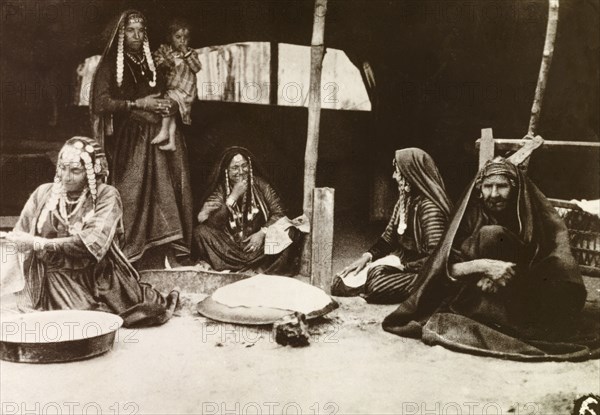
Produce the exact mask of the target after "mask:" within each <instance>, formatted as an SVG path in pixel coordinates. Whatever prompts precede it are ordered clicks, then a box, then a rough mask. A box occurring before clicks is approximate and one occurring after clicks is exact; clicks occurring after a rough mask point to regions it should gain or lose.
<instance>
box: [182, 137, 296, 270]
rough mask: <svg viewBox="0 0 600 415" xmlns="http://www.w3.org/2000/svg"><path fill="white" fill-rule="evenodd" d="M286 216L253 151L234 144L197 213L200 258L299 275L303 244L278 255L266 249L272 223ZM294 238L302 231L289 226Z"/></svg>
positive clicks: (228, 266)
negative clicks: (301, 246) (268, 231)
mask: <svg viewBox="0 0 600 415" xmlns="http://www.w3.org/2000/svg"><path fill="white" fill-rule="evenodd" d="M285 216H286V213H285V209H284V208H283V205H282V203H281V200H280V199H279V196H278V195H277V193H276V192H275V190H273V188H272V187H271V186H270V185H269V184H268V183H267V182H266V181H265V180H264V175H263V174H262V173H261V169H260V167H259V166H258V165H257V163H256V161H255V158H254V156H253V155H252V154H251V153H250V151H248V150H247V149H245V148H243V147H229V148H227V149H225V151H224V152H223V154H222V156H221V159H220V161H219V163H218V164H217V166H216V167H215V169H214V171H213V173H212V176H211V180H210V184H209V187H208V189H207V193H206V195H205V197H204V202H203V205H202V209H201V210H200V213H199V214H198V222H200V224H199V225H198V226H196V228H195V229H194V240H195V243H196V247H197V248H198V252H199V254H200V258H201V259H202V260H205V261H207V262H208V263H209V265H210V266H211V267H212V268H214V269H216V270H217V271H222V270H229V271H238V272H262V273H267V274H277V275H294V274H295V273H297V271H298V268H299V264H300V261H299V259H300V252H299V245H300V244H299V243H297V242H294V243H292V244H291V246H287V247H286V248H285V249H284V250H283V251H282V252H279V253H277V254H272V253H273V252H270V249H265V236H266V233H267V228H268V227H269V226H271V225H273V224H274V223H275V222H277V221H278V220H279V219H281V218H283V217H285ZM289 237H290V239H291V240H292V241H294V240H297V239H298V238H299V237H300V234H299V232H298V233H296V232H295V229H290V235H289ZM267 248H273V247H267ZM278 251H279V250H278Z"/></svg>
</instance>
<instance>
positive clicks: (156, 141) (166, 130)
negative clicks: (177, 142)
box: [152, 117, 171, 144]
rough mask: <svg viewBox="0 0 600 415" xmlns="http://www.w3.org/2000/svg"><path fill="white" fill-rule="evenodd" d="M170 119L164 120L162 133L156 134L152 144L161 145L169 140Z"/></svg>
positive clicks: (161, 128) (161, 127)
mask: <svg viewBox="0 0 600 415" xmlns="http://www.w3.org/2000/svg"><path fill="white" fill-rule="evenodd" d="M169 118H171V117H165V118H163V119H162V124H161V126H160V131H159V132H158V134H156V137H154V139H153V140H152V144H159V143H162V142H163V141H167V140H168V139H169Z"/></svg>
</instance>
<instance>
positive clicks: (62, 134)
mask: <svg viewBox="0 0 600 415" xmlns="http://www.w3.org/2000/svg"><path fill="white" fill-rule="evenodd" d="M131 7H133V8H136V9H139V10H140V11H142V12H143V13H144V14H146V16H147V18H148V20H149V26H150V42H151V46H152V47H153V48H155V47H157V46H158V44H159V42H160V41H161V40H162V39H161V36H162V35H163V32H164V27H163V25H164V23H166V21H167V20H168V19H169V18H170V17H175V16H183V17H185V18H186V19H188V20H189V21H190V22H192V25H193V32H192V36H193V38H192V46H193V47H203V46H210V45H223V44H228V43H232V42H243V41H269V42H274V44H275V43H277V42H284V43H292V44H301V45H309V44H310V40H311V32H312V13H313V7H314V5H313V2H312V1H247V0H243V1H242V0H239V1H230V0H219V1H189V0H188V1H168V2H167V1H147V0H146V1H57V0H50V1H41V0H40V1H31V0H27V1H18V2H17V1H14V2H11V1H3V2H2V16H1V18H2V24H1V28H2V29H1V30H2V33H1V42H2V45H1V48H2V61H1V80H2V108H1V121H2V125H1V132H0V137H1V144H2V155H3V156H2V157H3V159H2V160H3V161H2V180H1V182H0V186H1V188H0V197H1V205H0V213H1V214H3V215H16V214H18V212H19V210H20V208H21V206H22V205H23V203H24V202H25V198H26V197H27V194H28V193H30V192H31V191H32V190H33V189H34V188H35V186H37V185H38V184H40V183H41V182H43V181H50V180H51V179H52V177H53V166H52V163H51V162H50V161H49V158H48V157H45V156H42V157H40V156H25V154H39V153H44V154H45V152H47V150H48V149H49V148H51V147H52V144H53V143H54V144H56V143H57V142H62V141H64V140H65V139H67V138H69V137H70V136H73V135H78V134H83V135H89V134H90V129H89V120H88V114H87V108H84V107H75V106H73V105H72V104H71V103H72V96H73V93H74V91H73V89H74V88H73V85H74V82H75V68H76V67H77V65H78V64H79V63H81V62H82V61H83V60H84V59H85V58H87V57H89V56H91V55H94V54H100V53H101V52H102V49H103V47H104V45H105V43H106V27H107V26H108V25H109V24H110V21H111V20H112V19H114V18H115V17H117V16H118V14H119V13H120V12H121V11H122V10H124V9H127V8H131ZM599 15H600V6H599V1H597V0H562V1H561V6H560V22H559V26H558V36H557V44H556V47H555V52H554V60H553V62H552V67H551V71H550V76H549V79H548V85H547V89H546V95H545V99H544V102H543V109H542V116H541V121H540V125H539V131H538V133H539V134H541V135H542V136H543V137H544V138H545V139H548V140H578V141H598V140H599V135H600V127H599V126H600V121H599V117H600V98H599V97H600V80H599V78H600V23H599V21H600V18H599ZM546 18H547V2H546V1H545V0H544V1H538V0H535V1H531V0H514V1H505V0H502V1H489V0H484V1H475V0H473V1H462V0H461V1H445V0H440V1H430V0H424V1H421V0H419V1H403V0H397V1H380V0H368V1H354V0H345V1H341V0H330V2H329V8H328V11H327V16H326V25H325V41H326V46H327V47H331V48H337V49H342V50H344V51H345V52H346V53H347V55H348V56H349V57H350V59H351V60H352V61H353V62H354V63H355V64H356V65H357V67H358V68H362V64H363V62H365V61H367V62H369V64H370V65H371V67H372V68H373V70H374V74H375V81H376V86H375V88H374V89H372V90H370V91H369V93H370V96H371V101H372V105H373V111H372V112H359V111H335V110H323V111H322V117H321V137H320V147H319V157H320V160H319V170H318V178H317V185H318V186H332V187H335V188H336V210H337V211H338V212H340V213H355V214H356V215H357V217H361V218H367V217H368V209H369V199H370V194H371V192H372V187H373V186H372V183H373V178H374V177H375V176H377V175H385V176H386V177H388V176H389V177H391V173H392V170H391V159H392V155H393V150H394V149H398V148H404V147H409V146H418V147H421V148H423V149H425V150H426V151H428V152H429V153H430V154H431V155H432V156H433V158H434V159H435V160H436V162H437V163H438V166H439V168H440V171H441V173H442V175H443V177H444V179H445V181H446V185H447V188H448V192H449V194H450V197H451V198H452V199H456V198H457V197H458V195H459V193H460V192H461V191H462V189H463V188H464V186H465V185H466V183H467V182H468V181H469V180H470V179H471V178H472V177H473V174H474V173H475V170H476V166H477V152H476V149H475V146H474V141H475V139H476V138H477V137H479V135H480V129H481V128H486V127H491V128H493V129H494V135H495V136H496V137H503V138H521V137H522V136H523V135H524V134H525V133H526V131H527V126H528V121H529V115H530V109H531V103H532V100H533V94H534V91H535V85H536V81H537V76H538V71H539V66H540V60H541V55H542V48H543V44H544V36H545V31H546ZM111 27H112V25H111ZM52 100H55V101H56V103H57V108H58V110H59V114H58V123H57V124H56V125H54V126H49V123H48V122H49V119H50V118H51V108H52V105H51V102H52ZM192 118H193V125H192V126H191V128H188V129H186V130H185V133H186V138H187V141H188V146H189V152H190V161H191V170H192V179H193V184H194V193H195V196H196V197H197V198H199V196H200V195H201V194H202V190H203V184H204V180H205V175H206V172H207V171H208V170H209V168H210V166H211V164H212V161H213V160H214V157H215V155H216V154H217V153H218V152H219V151H220V149H221V148H223V147H225V146H227V145H233V144H236V145H243V146H247V147H248V148H249V149H250V150H251V151H253V152H254V153H255V154H256V155H257V156H258V158H259V159H260V161H262V162H263V164H265V166H266V168H267V171H268V172H269V175H270V178H271V179H272V181H273V182H274V184H275V186H276V187H277V188H278V190H279V191H280V193H281V194H282V196H283V198H284V200H286V201H287V204H288V206H289V207H291V209H292V211H293V213H298V212H299V211H300V210H301V202H302V175H303V159H304V146H305V142H306V125H307V109H306V108H294V107H278V106H274V105H251V104H236V103H225V102H197V103H196V104H195V106H194V109H193V114H192ZM16 155H19V157H16ZM50 158H51V156H50ZM530 175H531V176H532V177H533V178H534V180H536V181H537V182H538V184H539V185H540V187H541V189H542V190H543V191H544V192H545V193H546V194H548V195H549V196H552V197H561V198H566V199H570V198H578V199H583V198H587V199H590V198H598V197H599V193H600V191H599V158H598V152H595V153H593V152H586V151H576V152H562V153H559V154H557V153H551V152H545V153H541V152H538V153H536V154H535V156H534V157H533V160H532V164H531V167H530ZM390 185H391V184H390ZM391 202H393V192H390V200H389V203H391Z"/></svg>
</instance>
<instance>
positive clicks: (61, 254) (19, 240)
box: [7, 137, 179, 326]
mask: <svg viewBox="0 0 600 415" xmlns="http://www.w3.org/2000/svg"><path fill="white" fill-rule="evenodd" d="M107 176H108V168H107V163H106V159H105V157H104V154H103V153H102V150H101V148H100V145H99V144H98V143H97V142H96V141H95V140H92V139H91V138H87V137H73V138H71V139H70V140H68V141H67V142H66V143H65V145H64V146H63V148H62V150H61V151H60V153H59V156H58V160H57V169H56V176H55V178H54V183H47V184H43V185H41V186H40V187H38V188H37V189H36V190H35V191H34V193H33V194H32V195H31V197H30V198H29V200H28V201H27V203H26V204H25V207H24V208H23V211H22V212H21V216H20V218H19V221H18V222H17V225H16V226H15V228H14V230H13V232H10V233H8V234H7V240H8V241H10V242H13V243H15V244H16V246H17V248H18V249H19V250H20V251H21V252H23V253H24V254H25V255H24V267H23V269H24V274H25V275H24V279H25V289H24V290H23V291H21V292H20V293H17V297H18V299H19V303H20V305H21V307H22V308H35V309H39V310H59V309H77V310H98V311H107V312H111V313H115V314H119V315H120V316H121V317H123V319H124V321H125V326H143V325H156V324H162V323H164V322H166V321H167V320H169V318H171V316H172V315H173V311H174V309H175V306H176V305H177V302H178V298H179V293H178V292H177V291H172V292H171V293H170V294H169V296H168V297H167V298H165V297H163V295H162V294H161V293H159V292H158V291H156V290H154V289H153V288H152V287H151V286H150V285H148V284H144V283H141V282H139V275H138V274H137V272H136V271H135V269H134V268H133V267H132V266H131V264H130V263H129V262H128V261H127V259H126V258H125V255H124V254H123V252H122V251H121V250H120V248H119V243H120V242H121V240H122V238H123V234H124V231H123V223H122V220H121V219H122V217H123V210H122V207H121V197H120V195H119V192H118V191H117V189H115V188H114V187H112V186H109V185H107V184H104V181H105V180H106V178H107Z"/></svg>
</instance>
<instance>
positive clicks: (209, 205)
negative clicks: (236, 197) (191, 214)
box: [198, 202, 221, 223]
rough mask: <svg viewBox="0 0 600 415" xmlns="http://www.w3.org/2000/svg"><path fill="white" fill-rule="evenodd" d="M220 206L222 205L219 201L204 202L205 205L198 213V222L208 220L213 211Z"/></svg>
mask: <svg viewBox="0 0 600 415" xmlns="http://www.w3.org/2000/svg"><path fill="white" fill-rule="evenodd" d="M220 207H221V204H220V203H219V202H206V203H205V204H204V206H202V209H201V210H200V213H198V222H199V223H204V222H206V221H207V220H208V218H209V217H210V214H211V213H212V212H214V211H215V210H218V209H219V208H220Z"/></svg>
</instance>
